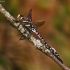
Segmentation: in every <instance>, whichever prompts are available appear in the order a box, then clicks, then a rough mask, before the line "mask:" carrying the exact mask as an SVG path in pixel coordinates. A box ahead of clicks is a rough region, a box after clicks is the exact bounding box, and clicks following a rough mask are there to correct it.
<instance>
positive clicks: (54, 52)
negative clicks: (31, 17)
mask: <svg viewBox="0 0 70 70" xmlns="http://www.w3.org/2000/svg"><path fill="white" fill-rule="evenodd" d="M35 33H36V34H37V36H38V37H39V38H40V39H41V41H42V42H43V44H44V45H45V47H46V48H47V49H48V50H50V52H51V53H52V54H53V55H54V56H55V57H56V58H57V59H58V60H59V61H60V62H61V63H63V61H62V59H61V58H60V56H59V55H58V54H57V52H56V51H55V50H54V49H53V48H51V47H50V46H49V45H48V44H47V43H46V41H45V40H44V39H43V37H42V36H41V35H40V34H39V33H38V32H35Z"/></svg>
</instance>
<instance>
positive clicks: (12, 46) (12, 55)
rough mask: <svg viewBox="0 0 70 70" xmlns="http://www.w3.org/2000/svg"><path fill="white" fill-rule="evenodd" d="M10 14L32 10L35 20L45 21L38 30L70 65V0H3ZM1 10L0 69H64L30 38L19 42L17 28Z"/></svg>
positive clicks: (24, 13) (23, 13)
mask: <svg viewBox="0 0 70 70" xmlns="http://www.w3.org/2000/svg"><path fill="white" fill-rule="evenodd" d="M0 3H1V4H2V5H3V6H4V8H5V9H6V10H7V11H9V13H10V14H11V15H12V16H14V17H15V18H16V17H17V15H18V14H22V15H24V16H27V13H28V11H29V9H31V8H32V9H33V12H32V18H33V22H37V21H43V20H45V24H44V25H43V26H42V27H40V28H39V29H38V31H39V33H40V34H41V35H42V37H43V38H44V39H45V40H46V42H47V43H48V44H49V45H50V46H52V47H54V48H55V49H56V50H57V52H58V54H59V55H60V57H61V58H62V59H63V61H64V63H65V64H66V65H67V66H68V67H70V0H1V1H0ZM10 24H11V23H10V22H9V21H8V20H7V19H6V18H5V17H4V16H3V15H2V14H1V13H0V70H62V69H61V68H60V67H59V66H58V65H57V64H56V63H55V62H54V61H53V60H51V59H50V58H49V57H47V56H46V55H44V54H43V53H42V52H40V51H39V50H36V48H35V47H34V46H33V45H32V43H30V42H29V41H28V40H22V41H19V38H20V36H17V35H18V34H19V32H18V30H17V29H15V28H14V27H13V26H11V25H10Z"/></svg>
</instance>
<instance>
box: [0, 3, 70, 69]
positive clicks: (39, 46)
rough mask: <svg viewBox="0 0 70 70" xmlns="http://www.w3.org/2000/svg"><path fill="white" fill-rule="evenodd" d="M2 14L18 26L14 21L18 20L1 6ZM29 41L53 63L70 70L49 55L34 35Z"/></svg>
mask: <svg viewBox="0 0 70 70" xmlns="http://www.w3.org/2000/svg"><path fill="white" fill-rule="evenodd" d="M0 12H1V13H2V14H3V15H4V16H5V17H6V18H7V19H8V20H9V21H10V22H11V23H12V25H14V26H15V27H17V26H18V24H19V23H18V24H17V23H15V21H13V20H16V19H15V18H14V17H13V16H11V15H10V13H9V12H7V11H6V10H5V9H4V7H3V6H2V5H1V4H0ZM17 29H18V28H17ZM23 30H25V29H24V28H23ZM20 32H21V31H20ZM24 36H25V37H27V36H28V31H26V34H25V35H24ZM29 40H30V41H31V42H32V43H33V44H34V46H35V47H36V48H38V49H39V50H40V51H41V52H43V53H44V54H46V55H48V56H49V57H50V58H51V59H52V60H53V61H55V62H56V63H57V64H58V65H59V66H60V67H61V68H62V69H63V70H70V68H68V67H67V66H66V65H65V64H64V63H63V64H62V63H61V62H60V61H59V60H57V59H56V58H55V57H54V56H53V55H52V54H51V53H49V51H48V50H47V48H45V47H44V45H43V44H42V43H41V42H40V40H38V39H36V38H35V37H34V36H33V35H31V36H30V39H29Z"/></svg>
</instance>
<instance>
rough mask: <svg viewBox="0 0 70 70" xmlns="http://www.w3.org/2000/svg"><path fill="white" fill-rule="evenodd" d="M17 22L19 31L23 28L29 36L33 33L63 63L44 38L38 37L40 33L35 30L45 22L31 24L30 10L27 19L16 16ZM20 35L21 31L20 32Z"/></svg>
mask: <svg viewBox="0 0 70 70" xmlns="http://www.w3.org/2000/svg"><path fill="white" fill-rule="evenodd" d="M17 21H18V22H20V25H19V26H18V29H19V30H20V31H21V30H22V28H23V27H24V28H25V29H26V30H27V31H28V34H29V36H30V34H31V32H33V33H35V34H36V35H37V36H38V37H39V39H40V40H41V41H42V43H43V44H44V46H45V47H46V48H47V49H48V50H49V51H50V53H51V54H52V55H53V56H55V57H56V58H57V59H58V60H59V61H60V62H61V63H63V61H62V59H61V58H60V56H59V54H58V53H57V52H56V50H55V49H54V48H52V47H50V46H49V45H48V44H47V42H46V41H45V40H44V38H43V37H42V36H41V35H40V33H39V32H38V31H37V28H38V27H40V26H42V25H43V24H44V23H45V21H42V22H36V24H34V23H33V22H32V9H30V10H29V12H28V15H27V17H24V16H23V15H18V17H17ZM21 33H22V34H24V33H23V31H22V32H21ZM20 40H23V36H22V37H21V38H20Z"/></svg>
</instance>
